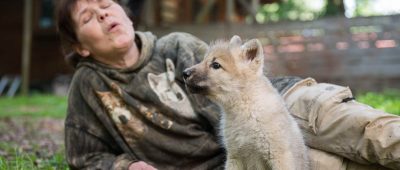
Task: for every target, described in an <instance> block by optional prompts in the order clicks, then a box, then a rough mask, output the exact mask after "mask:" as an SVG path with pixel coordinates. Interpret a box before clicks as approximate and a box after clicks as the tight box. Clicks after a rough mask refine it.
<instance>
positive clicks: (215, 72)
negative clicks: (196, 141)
mask: <svg viewBox="0 0 400 170" xmlns="http://www.w3.org/2000/svg"><path fill="white" fill-rule="evenodd" d="M263 66H264V55H263V48H262V45H261V43H260V42H259V41H258V40H257V39H253V40H250V41H248V42H246V43H244V44H243V45H242V41H241V39H240V37H238V36H234V37H232V39H231V40H230V42H223V41H220V42H216V43H215V44H213V45H211V47H210V49H209V51H208V52H207V54H206V56H205V58H204V60H203V61H202V62H201V63H199V64H197V65H194V66H192V67H190V68H187V69H186V70H185V71H184V73H183V75H184V80H185V83H186V85H187V87H188V89H189V90H190V91H191V92H195V93H202V94H205V95H206V96H208V97H209V98H210V99H211V100H213V101H214V102H216V103H218V104H219V105H220V106H221V107H222V108H223V111H224V113H222V115H221V135H222V142H223V144H224V145H225V147H226V150H227V162H226V166H225V168H226V169H228V170H236V169H273V170H307V169H309V166H308V154H307V151H306V146H305V144H304V140H303V137H302V134H301V132H300V129H299V127H298V126H297V124H296V122H295V121H294V119H293V118H292V117H291V115H290V113H289V111H288V109H287V108H286V106H285V104H284V101H283V99H282V97H281V96H280V94H279V93H278V92H277V91H276V90H275V89H274V87H273V86H272V84H271V83H270V81H269V80H268V78H267V77H265V76H264V75H263Z"/></svg>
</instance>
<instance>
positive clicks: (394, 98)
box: [356, 89, 400, 115]
mask: <svg viewBox="0 0 400 170" xmlns="http://www.w3.org/2000/svg"><path fill="white" fill-rule="evenodd" d="M356 99H357V101H359V102H361V103H365V104H367V105H370V106H372V107H373V108H376V109H379V110H382V111H385V112H387V113H391V114H396V115H400V90H393V89H391V90H385V91H383V92H381V93H376V92H366V93H362V94H360V95H357V96H356Z"/></svg>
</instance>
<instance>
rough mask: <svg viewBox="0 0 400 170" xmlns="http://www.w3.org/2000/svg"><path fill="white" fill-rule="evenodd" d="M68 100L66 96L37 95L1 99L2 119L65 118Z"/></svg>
mask: <svg viewBox="0 0 400 170" xmlns="http://www.w3.org/2000/svg"><path fill="white" fill-rule="evenodd" d="M66 110H67V98H66V97H64V96H54V95H43V94H35V95H32V96H16V97H14V98H7V97H0V117H7V116H33V117H53V118H63V117H65V114H66Z"/></svg>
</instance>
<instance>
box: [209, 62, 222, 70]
mask: <svg viewBox="0 0 400 170" xmlns="http://www.w3.org/2000/svg"><path fill="white" fill-rule="evenodd" d="M211 67H212V68H213V69H215V70H216V69H219V68H221V64H219V63H217V62H212V63H211Z"/></svg>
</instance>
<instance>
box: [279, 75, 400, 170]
mask: <svg viewBox="0 0 400 170" xmlns="http://www.w3.org/2000/svg"><path fill="white" fill-rule="evenodd" d="M283 97H284V99H285V101H286V103H287V106H288V108H289V110H290V112H291V113H292V115H293V116H294V118H295V119H296V121H297V123H298V124H299V126H300V128H301V130H302V133H303V135H304V138H305V142H306V144H307V145H308V146H309V147H310V151H309V155H310V161H311V166H312V169H314V170H378V169H400V117H399V116H395V115H391V114H388V113H385V112H382V111H379V110H376V109H373V108H371V107H370V106H368V105H365V104H362V103H358V102H357V101H355V100H350V101H346V100H344V99H348V98H352V97H353V95H352V93H351V91H350V89H349V88H348V87H342V86H338V85H333V84H327V83H317V82H316V81H315V80H314V79H311V78H307V79H304V80H302V81H300V82H298V83H296V84H295V85H294V86H293V87H292V88H290V89H289V90H288V91H287V92H286V93H285V94H284V95H283Z"/></svg>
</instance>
